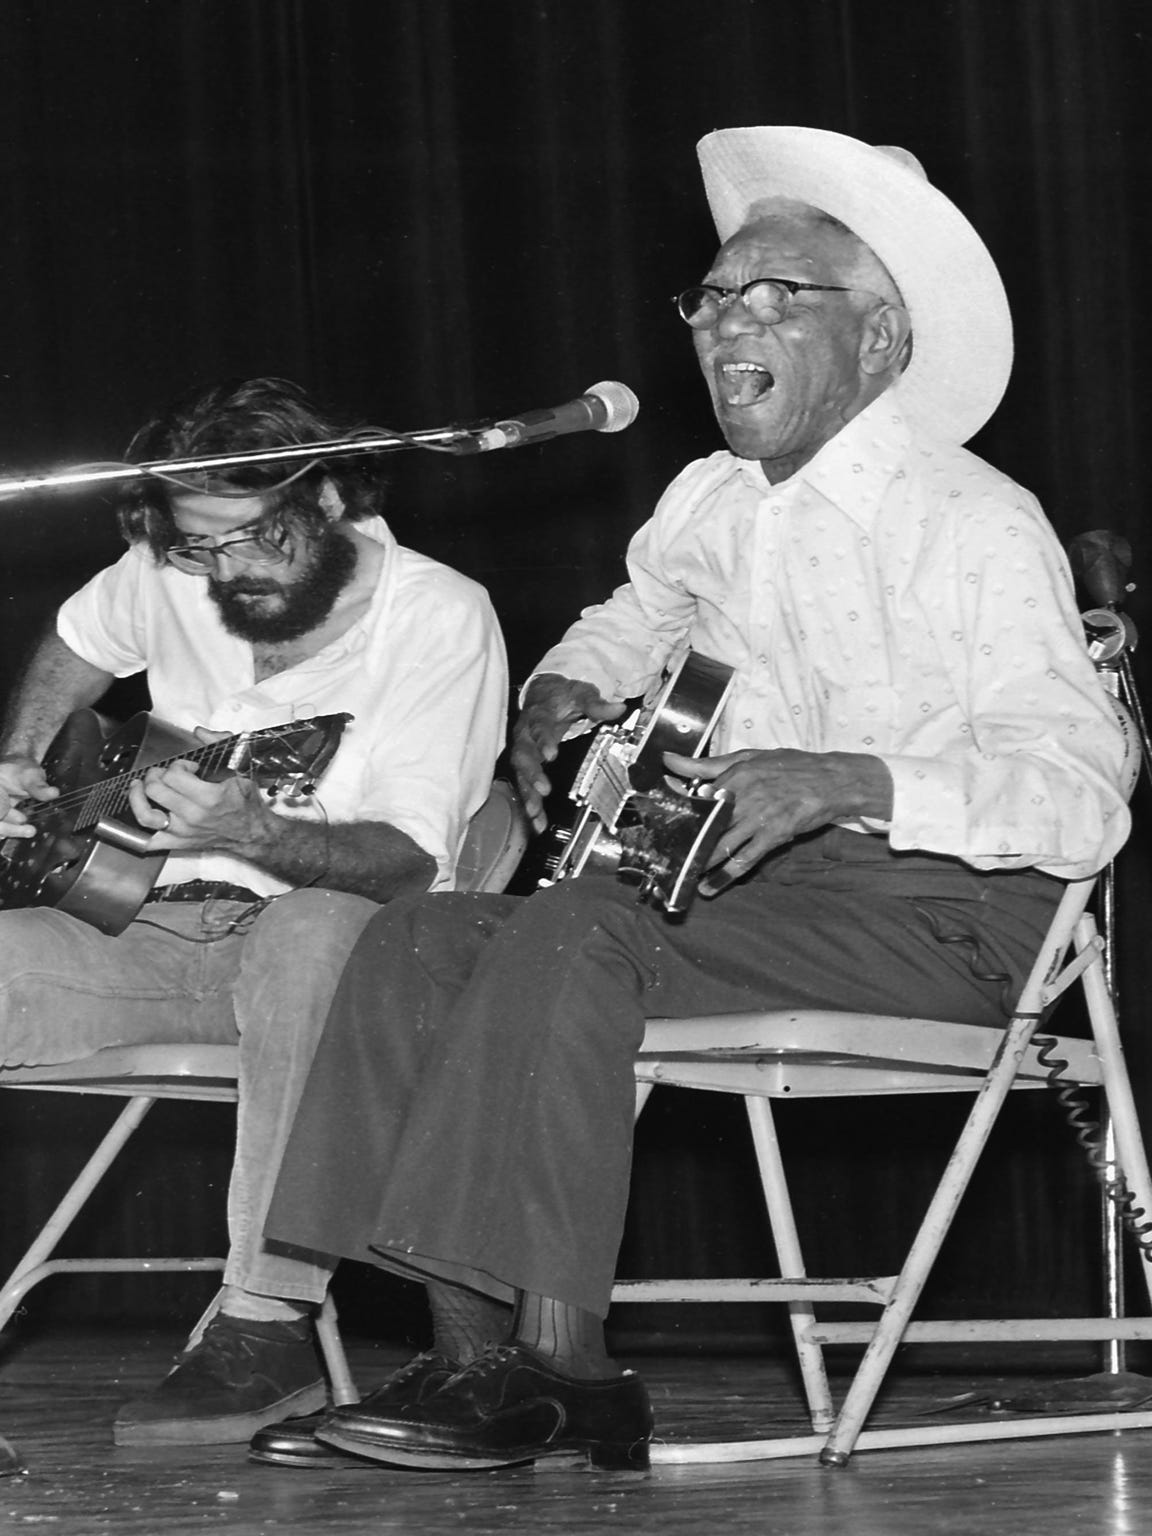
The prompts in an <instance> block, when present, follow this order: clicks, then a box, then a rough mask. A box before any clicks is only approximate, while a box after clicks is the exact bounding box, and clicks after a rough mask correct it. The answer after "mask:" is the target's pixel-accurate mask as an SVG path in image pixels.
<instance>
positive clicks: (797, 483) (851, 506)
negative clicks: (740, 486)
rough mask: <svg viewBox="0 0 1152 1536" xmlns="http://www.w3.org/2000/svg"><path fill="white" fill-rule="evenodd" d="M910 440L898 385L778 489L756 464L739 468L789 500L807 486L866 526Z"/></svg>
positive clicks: (909, 431) (756, 481) (868, 524)
mask: <svg viewBox="0 0 1152 1536" xmlns="http://www.w3.org/2000/svg"><path fill="white" fill-rule="evenodd" d="M911 440H912V433H911V429H910V427H909V426H908V422H907V419H906V417H905V415H904V411H903V408H902V406H901V402H900V397H899V392H898V387H897V386H896V385H893V386H892V387H891V388H889V389H886V390H885V391H884V393H883V394H882V395H881V396H879V398H878V399H876V400H873V402H872V404H871V405H869V406H867V407H865V409H864V410H862V411H861V412H860V414H859V415H858V416H853V418H852V420H851V421H850V422H848V424H847V425H846V426H844V427H842V428H841V430H840V431H839V432H837V434H836V436H835V437H834V438H832V440H831V441H830V442H827V443H825V444H824V446H823V448H821V450H820V452H819V453H818V454H816V456H815V457H814V458H812V459H810V460H809V461H808V463H807V464H805V465H804V466H803V468H801V469H798V470H797V471H796V473H795V474H794V475H793V476H791V478H790V479H788V480H786V481H782V482H781V483H780V484H779V485H771V484H770V483H769V481H768V478H767V476H766V475H765V474H764V471H763V469H761V467H760V464H759V462H758V461H756V460H748V459H745V460H742V461H741V467H742V468H743V469H744V471H745V473H746V474H748V476H749V478H750V479H751V480H752V481H753V483H754V484H755V485H757V486H758V487H759V488H760V489H761V490H768V491H771V492H775V493H776V494H778V495H785V496H787V495H789V494H795V493H796V492H798V491H800V490H801V488H802V487H805V486H807V487H808V488H810V489H811V490H813V491H815V492H816V493H817V495H819V496H821V497H822V498H823V499H824V500H825V501H827V502H830V503H831V504H832V505H833V506H834V507H836V508H837V509H838V510H839V511H841V512H843V513H844V515H845V516H846V517H850V518H851V519H852V521H853V522H855V523H857V524H858V525H859V526H860V527H861V528H868V527H871V525H872V522H873V520H874V518H875V516H876V512H877V510H878V509H879V507H880V505H881V503H882V502H883V500H884V496H885V494H886V492H887V489H888V486H889V485H890V483H891V481H892V479H893V478H894V476H896V475H897V474H898V473H899V472H900V470H901V468H902V466H903V463H904V460H905V458H906V456H907V452H908V445H909V443H910V442H911Z"/></svg>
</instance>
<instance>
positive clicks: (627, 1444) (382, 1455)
mask: <svg viewBox="0 0 1152 1536" xmlns="http://www.w3.org/2000/svg"><path fill="white" fill-rule="evenodd" d="M316 1433H317V1435H318V1437H319V1438H320V1439H321V1440H323V1441H324V1442H325V1444H327V1445H335V1446H338V1447H339V1448H340V1449H341V1450H342V1451H352V1452H353V1453H354V1454H355V1455H357V1456H369V1457H372V1458H373V1459H374V1460H377V1461H383V1462H387V1463H388V1464H389V1465H391V1466H398V1467H441V1468H444V1467H448V1468H484V1467H509V1466H514V1465H515V1464H516V1463H518V1462H524V1461H535V1460H536V1459H537V1458H538V1457H541V1456H573V1457H585V1456H586V1457H587V1459H588V1460H589V1461H590V1462H591V1463H592V1465H593V1466H594V1467H602V1468H605V1469H606V1470H611V1471H634V1472H643V1471H645V1470H647V1467H648V1442H649V1441H650V1439H651V1438H652V1409H651V1406H650V1404H649V1402H648V1393H647V1391H646V1390H645V1387H644V1383H643V1382H642V1381H641V1380H640V1378H639V1376H637V1375H635V1373H634V1372H632V1371H625V1372H624V1374H623V1375H622V1376H610V1377H606V1378H596V1379H595V1380H582V1379H581V1378H579V1377H575V1376H565V1375H562V1374H561V1373H560V1372H559V1371H557V1370H554V1369H553V1368H552V1366H551V1365H549V1364H548V1362H547V1361H546V1360H544V1359H543V1358H542V1357H541V1356H539V1355H537V1354H536V1353H535V1352H534V1351H533V1350H531V1349H528V1348H526V1347H525V1346H524V1345H522V1344H497V1345H495V1346H494V1347H493V1348H491V1349H489V1350H488V1351H487V1352H486V1353H485V1354H483V1355H481V1356H480V1357H479V1358H478V1359H476V1360H474V1361H472V1363H471V1364H470V1365H466V1366H464V1368H463V1369H462V1370H460V1371H457V1372H456V1374H455V1376H452V1377H451V1378H450V1379H449V1380H448V1381H447V1382H445V1384H444V1385H443V1386H442V1387H441V1388H440V1389H439V1391H436V1392H433V1393H431V1394H429V1395H428V1396H426V1397H425V1398H424V1400H423V1401H422V1402H420V1403H419V1404H417V1405H415V1406H414V1407H410V1408H408V1409H406V1410H405V1411H404V1412H403V1413H391V1412H387V1411H385V1412H380V1411H379V1410H378V1409H374V1408H373V1407H372V1405H371V1401H370V1399H365V1401H364V1402H362V1403H352V1404H349V1405H348V1406H346V1407H341V1408H336V1409H334V1410H333V1412H332V1415H331V1417H330V1418H328V1419H327V1420H326V1421H325V1422H324V1423H323V1424H322V1425H321V1426H320V1427H319V1428H318V1429H317V1432H316Z"/></svg>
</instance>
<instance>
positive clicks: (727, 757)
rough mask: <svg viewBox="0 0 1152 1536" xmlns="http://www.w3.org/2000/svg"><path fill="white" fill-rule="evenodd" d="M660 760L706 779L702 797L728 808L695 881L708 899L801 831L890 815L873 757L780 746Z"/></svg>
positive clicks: (884, 770) (883, 776) (886, 785)
mask: <svg viewBox="0 0 1152 1536" xmlns="http://www.w3.org/2000/svg"><path fill="white" fill-rule="evenodd" d="M664 761H665V763H666V765H667V766H668V767H669V768H670V769H671V770H672V772H673V773H676V774H680V775H682V776H683V777H684V778H686V779H704V780H706V781H707V785H708V787H707V789H705V791H704V793H705V794H717V793H718V792H719V791H720V790H724V791H725V793H726V794H728V795H729V796H730V797H731V799H732V801H733V802H734V810H733V813H732V820H731V823H730V824H729V826H728V830H727V831H726V832H725V833H724V835H723V836H722V837H721V838H720V840H719V842H718V843H717V844H716V849H715V854H716V860H715V862H714V863H713V866H712V869H711V871H710V872H709V873H708V874H707V875H706V876H705V877H704V879H703V880H702V881H701V883H700V887H699V890H700V894H701V895H702V896H714V895H716V894H717V892H719V891H721V890H723V888H724V887H725V886H726V885H730V884H731V883H732V881H733V880H738V879H739V878H740V876H741V875H746V874H747V873H748V871H749V870H750V869H753V868H755V866H756V865H757V864H759V862H760V860H761V859H763V858H764V857H765V856H766V855H767V854H769V853H771V852H772V850H773V849H774V848H780V847H782V846H783V845H784V844H785V843H790V842H791V841H792V839H793V838H794V837H799V836H800V835H801V833H804V832H814V831H816V830H817V829H818V828H819V827H826V826H828V825H829V823H830V822H834V821H843V820H847V819H850V818H856V817H860V816H866V817H870V818H875V819H876V820H879V821H887V820H889V819H890V817H891V815H892V793H893V789H892V775H891V774H890V773H889V771H888V767H887V765H886V764H885V763H884V761H883V760H882V759H881V758H879V757H871V756H868V755H867V754H865V753H860V752H798V751H796V750H794V749H793V748H787V747H781V748H776V749H775V750H772V751H766V752H756V751H752V750H744V751H739V752H728V753H726V754H724V755H723V756H721V757H707V758H688V757H681V756H679V755H678V754H677V753H674V752H666V753H665V754H664ZM721 861H723V862H721Z"/></svg>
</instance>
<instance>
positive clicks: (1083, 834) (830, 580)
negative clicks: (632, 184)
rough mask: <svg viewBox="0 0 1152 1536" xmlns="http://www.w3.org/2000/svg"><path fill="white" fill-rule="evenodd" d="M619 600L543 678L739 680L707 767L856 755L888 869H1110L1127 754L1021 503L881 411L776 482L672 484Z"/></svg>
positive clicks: (1045, 545) (1122, 814)
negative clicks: (734, 759) (793, 753)
mask: <svg viewBox="0 0 1152 1536" xmlns="http://www.w3.org/2000/svg"><path fill="white" fill-rule="evenodd" d="M628 569H629V575H630V578H631V580H630V581H629V583H628V584H627V585H625V586H622V587H620V588H618V589H617V591H616V592H615V593H614V594H613V596H612V597H611V598H610V599H609V601H608V602H606V603H604V604H602V605H599V606H596V607H592V608H588V609H585V610H584V613H583V616H582V617H581V618H580V619H579V620H578V621H577V622H576V623H575V624H574V625H573V626H572V628H571V629H570V630H569V631H568V633H567V634H566V635H565V637H564V638H563V640H561V642H560V644H559V645H557V646H555V647H554V648H553V649H552V650H550V651H549V652H548V654H547V655H546V656H545V657H544V658H543V660H542V661H541V662H540V664H539V666H538V668H537V669H536V670H537V671H538V672H554V673H559V674H560V675H562V676H565V677H570V678H579V679H583V680H585V681H588V682H592V683H595V684H596V685H597V686H598V687H599V689H600V691H601V693H602V694H603V695H604V696H605V697H606V698H610V699H624V698H635V697H639V696H641V695H644V694H648V693H650V691H651V690H652V689H653V687H654V686H655V685H656V683H657V681H658V679H659V676H660V674H661V672H662V671H663V670H664V668H665V667H666V666H667V665H669V664H672V663H674V662H675V661H676V660H678V659H679V655H680V654H681V653H682V652H684V651H685V650H686V649H687V648H689V647H691V648H692V649H693V650H696V651H699V652H701V653H703V654H704V655H707V656H711V657H714V658H715V659H716V660H718V661H722V662H726V663H728V664H729V665H730V666H732V667H734V668H735V669H736V680H735V688H734V691H733V693H732V695H731V697H730V700H729V703H728V706H727V708H726V710H725V714H724V718H723V720H722V721H721V724H720V728H719V730H718V732H717V737H716V741H715V744H714V746H713V749H712V750H713V752H714V753H720V752H730V751H736V750H738V749H740V748H758V749H766V748H777V747H794V748H799V749H801V750H805V751H810V752H836V751H838V752H863V753H869V754H872V755H874V756H877V757H879V758H881V759H882V760H883V761H884V762H885V763H886V764H887V766H888V769H889V770H890V772H891V775H892V780H893V785H894V791H895V794H894V802H893V811H892V817H891V821H890V822H885V823H880V822H876V821H858V822H848V823H845V824H846V825H849V826H853V827H855V828H856V830H860V831H869V832H883V833H886V834H887V837H888V841H889V843H890V845H891V847H892V848H894V849H913V848H915V849H922V850H926V851H930V852H935V853H942V854H948V855H951V856H953V857H955V858H958V859H961V860H963V861H964V862H965V863H967V864H969V865H971V866H973V867H974V868H977V869H987V870H992V869H1014V868H1021V867H1026V866H1036V867H1038V868H1040V869H1042V870H1046V871H1048V872H1049V873H1051V874H1055V875H1058V876H1060V877H1061V878H1064V879H1073V878H1077V877H1080V876H1083V875H1086V874H1090V873H1092V872H1094V871H1095V870H1097V869H1099V868H1100V867H1101V866H1102V865H1103V864H1104V863H1106V862H1107V860H1108V859H1110V858H1111V857H1112V856H1113V855H1114V854H1115V853H1116V851H1117V850H1118V849H1119V848H1120V847H1121V846H1122V844H1123V842H1124V840H1125V838H1126V837H1127V835H1128V829H1129V816H1128V810H1127V805H1126V803H1125V798H1124V795H1123V794H1122V793H1121V790H1120V788H1119V787H1118V786H1120V785H1121V784H1122V783H1123V782H1124V775H1123V771H1122V765H1123V763H1124V757H1125V743H1124V738H1123V735H1122V732H1121V730H1120V728H1119V726H1118V724H1117V721H1116V718H1115V715H1114V713H1113V710H1112V706H1111V703H1110V701H1109V699H1108V698H1107V695H1106V693H1105V691H1104V688H1103V686H1102V684H1101V683H1100V680H1099V679H1098V677H1097V675H1096V672H1095V668H1094V666H1093V664H1092V662H1091V660H1090V658H1089V656H1088V653H1087V650H1086V646H1085V639H1084V630H1083V625H1082V623H1081V620H1080V617H1079V614H1078V612H1077V608H1076V604H1075V600H1074V593H1073V587H1072V579H1071V575H1070V572H1069V569H1068V563H1067V560H1066V559H1065V556H1064V552H1063V550H1062V549H1061V547H1060V544H1059V542H1058V541H1057V539H1056V536H1055V533H1054V532H1053V530H1052V528H1051V526H1050V525H1049V523H1048V521H1047V519H1046V518H1045V517H1044V515H1043V513H1042V512H1041V510H1040V507H1039V505H1038V503H1037V502H1036V499H1035V498H1034V497H1033V496H1032V495H1031V494H1030V493H1029V492H1027V491H1025V490H1022V489H1021V488H1020V487H1019V486H1017V485H1015V484H1014V483H1013V482H1012V481H1011V480H1009V479H1008V478H1007V476H1005V475H1003V474H1001V473H1000V472H999V471H998V470H995V469H993V468H992V467H991V466H990V465H988V464H986V463H984V461H983V460H981V459H979V458H977V457H976V456H975V455H974V454H972V453H970V452H968V451H967V450H966V449H964V448H960V447H955V446H951V445H947V444H942V443H939V442H935V441H930V440H926V439H925V438H923V437H922V436H920V435H919V434H916V433H914V432H913V430H912V428H911V427H910V426H909V424H908V422H907V420H906V418H905V417H904V416H903V414H902V413H901V410H900V403H899V395H898V391H897V390H889V391H887V392H886V393H885V394H884V395H882V396H881V397H880V398H879V399H878V400H876V401H874V402H873V403H872V405H870V406H869V407H868V408H867V410H865V411H863V412H861V413H860V415H858V416H856V417H855V418H853V420H852V421H850V422H849V423H848V424H847V426H846V427H844V429H843V430H842V431H841V432H840V433H838V435H837V436H836V437H835V438H833V439H832V441H831V442H829V443H827V444H825V446H824V447H823V448H822V449H821V450H820V452H819V453H818V454H817V455H816V456H815V457H814V458H813V459H812V460H811V461H810V462H809V463H808V464H806V465H805V466H804V467H803V468H801V469H800V470H798V471H797V473H796V474H795V475H793V476H792V477H791V478H790V479H789V480H787V481H785V482H783V483H781V484H778V485H772V484H771V483H770V482H769V480H768V479H767V477H766V476H765V474H764V472H763V470H762V469H761V467H760V465H759V463H758V462H756V461H754V460H747V459H738V458H736V457H734V456H733V455H732V454H730V453H727V452H720V453H714V454H712V456H711V457H710V458H707V459H701V460H697V461H696V462H695V463H693V464H690V465H688V467H687V468H686V469H685V470H683V472H682V473H681V474H680V475H678V476H677V478H676V479H675V480H674V481H673V482H672V484H671V485H670V486H669V488H668V490H667V491H666V492H665V493H664V496H663V497H662V498H661V500H660V503H659V505H658V506H657V508H656V511H655V513H654V515H653V517H652V518H651V520H650V521H649V522H648V523H646V524H645V525H644V527H642V528H641V529H640V530H639V532H638V533H637V534H636V536H635V537H634V538H633V540H632V542H631V544H630V546H629V550H628Z"/></svg>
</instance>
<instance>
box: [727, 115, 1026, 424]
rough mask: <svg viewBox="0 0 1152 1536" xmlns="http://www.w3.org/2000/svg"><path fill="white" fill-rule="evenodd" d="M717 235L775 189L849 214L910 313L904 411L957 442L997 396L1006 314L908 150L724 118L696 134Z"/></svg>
mask: <svg viewBox="0 0 1152 1536" xmlns="http://www.w3.org/2000/svg"><path fill="white" fill-rule="evenodd" d="M696 148H697V153H698V155H699V157H700V168H701V171H702V172H703V176H704V189H705V192H706V193H707V196H708V203H709V206H710V208H711V210H712V217H713V219H714V220H715V223H716V230H717V233H718V234H719V236H720V239H721V242H723V241H726V240H728V239H729V238H730V237H731V236H732V235H734V234H735V233H736V231H737V230H738V229H740V228H741V227H742V226H743V225H744V223H745V222H746V215H747V213H748V210H749V209H750V208H751V207H752V205H753V204H755V203H758V202H760V201H761V200H762V199H763V198H769V197H784V198H792V199H795V200H797V201H799V202H803V203H808V204H810V205H811V206H812V207H815V208H820V209H822V210H823V211H824V212H825V213H829V214H831V215H832V217H833V218H836V219H839V220H840V222H841V223H842V224H846V225H847V226H848V228H849V229H851V230H852V231H853V233H854V234H856V235H858V236H859V237H860V239H861V240H863V241H864V243H865V244H866V245H868V246H870V247H871V249H872V250H873V251H874V252H875V253H876V255H877V256H878V257H879V258H880V260H881V261H882V262H883V263H884V265H885V266H886V267H887V268H888V271H889V272H890V273H891V274H892V277H893V279H894V280H895V282H896V284H897V286H898V287H899V289H900V292H901V294H902V295H903V297H904V302H905V304H906V305H907V307H908V310H909V312H910V314H911V316H912V334H913V350H912V361H911V362H910V364H909V365H908V368H907V370H906V371H905V373H904V375H903V376H902V378H901V380H900V399H901V403H902V405H903V408H904V410H905V412H906V413H907V415H908V417H909V419H910V420H911V421H912V422H913V423H914V424H916V425H917V426H920V427H922V428H923V429H925V430H926V431H928V432H930V433H931V434H932V435H933V436H936V437H940V438H943V439H945V440H947V441H950V442H956V443H963V442H966V441H967V440H968V439H969V438H970V437H972V436H973V434H974V433H976V432H978V431H979V430H980V428H981V427H982V426H983V425H984V423H985V422H986V421H987V420H988V418H989V417H990V416H991V415H992V413H993V412H994V411H995V409H996V407H997V406H998V405H999V403H1000V400H1001V397H1002V396H1003V394H1004V390H1005V388H1006V386H1007V383H1008V376H1009V374H1010V373H1011V370H1012V317H1011V314H1010V312H1009V309H1008V298H1007V295H1006V294H1005V292H1004V285H1003V283H1002V282H1001V280H1000V274H999V272H998V271H997V270H996V264H995V262H994V261H993V260H992V257H991V254H990V253H989V251H988V249H987V247H986V246H985V244H984V242H983V241H982V240H981V238H980V236H979V235H978V234H977V233H976V231H975V229H973V227H972V225H971V224H970V223H969V222H968V220H967V219H966V218H965V217H964V215H963V214H962V213H961V212H960V210H959V209H958V208H957V207H956V206H955V204H954V203H952V202H950V201H949V199H948V198H947V197H945V196H944V194H943V193H942V192H940V191H938V190H937V188H935V187H934V186H932V185H931V183H930V182H929V181H928V180H927V178H926V177H925V176H924V174H923V172H922V171H921V169H920V167H919V163H918V162H917V161H916V160H915V158H914V157H913V156H912V155H910V154H909V153H908V152H907V151H905V150H898V149H888V148H876V147H874V146H873V145H870V144H863V143H861V142H860V141H859V140H858V139H852V138H848V137H847V136H846V135H844V134H839V133H829V132H827V131H825V130H824V129H819V128H792V127H759V128H722V129H718V130H717V131H716V132H715V133H709V134H707V135H705V137H704V138H702V139H701V140H700V142H699V144H698V145H697V147H696Z"/></svg>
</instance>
